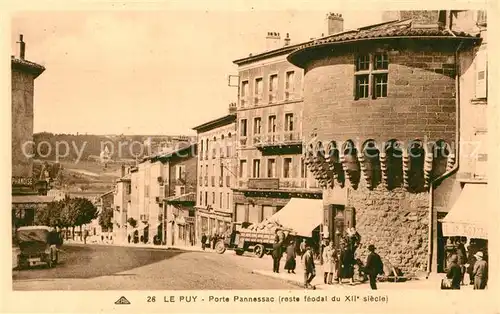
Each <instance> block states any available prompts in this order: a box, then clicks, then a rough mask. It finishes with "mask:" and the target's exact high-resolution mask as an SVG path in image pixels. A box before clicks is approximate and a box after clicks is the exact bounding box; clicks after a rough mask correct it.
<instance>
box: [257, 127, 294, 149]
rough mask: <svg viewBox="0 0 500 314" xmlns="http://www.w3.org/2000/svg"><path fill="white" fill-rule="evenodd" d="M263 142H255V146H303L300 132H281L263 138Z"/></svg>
mask: <svg viewBox="0 0 500 314" xmlns="http://www.w3.org/2000/svg"><path fill="white" fill-rule="evenodd" d="M261 138H262V140H260V141H255V139H254V145H255V146H256V147H258V148H265V147H274V146H290V145H300V146H301V145H302V137H301V134H300V132H293V131H292V132H281V133H268V134H266V135H265V136H262V137H261Z"/></svg>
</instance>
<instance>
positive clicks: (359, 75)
mask: <svg viewBox="0 0 500 314" xmlns="http://www.w3.org/2000/svg"><path fill="white" fill-rule="evenodd" d="M388 70H389V59H388V57H387V54H385V53H377V54H366V55H360V56H358V57H357V58H356V73H355V74H354V75H355V78H354V80H355V91H354V98H355V99H363V98H364V99H367V98H370V96H371V97H372V98H373V99H376V98H381V97H387V85H388V84H387V82H388Z"/></svg>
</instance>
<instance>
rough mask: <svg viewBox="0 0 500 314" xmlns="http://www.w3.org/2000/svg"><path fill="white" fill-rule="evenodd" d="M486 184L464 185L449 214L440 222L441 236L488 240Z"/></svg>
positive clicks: (488, 217)
mask: <svg viewBox="0 0 500 314" xmlns="http://www.w3.org/2000/svg"><path fill="white" fill-rule="evenodd" d="M486 188H487V185H486V184H478V183H476V184H473V183H467V184H465V186H464V188H463V189H462V192H460V196H459V197H458V199H457V201H456V202H455V204H454V205H453V207H452V208H451V210H450V212H449V213H448V214H447V215H446V217H444V219H443V220H442V223H443V236H445V237H454V236H463V237H468V238H474V239H488V220H489V219H491V217H490V216H489V215H488V212H487V208H488V207H487V206H486V200H487V199H488V195H487V190H486Z"/></svg>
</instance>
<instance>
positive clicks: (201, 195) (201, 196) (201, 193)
mask: <svg viewBox="0 0 500 314" xmlns="http://www.w3.org/2000/svg"><path fill="white" fill-rule="evenodd" d="M199 204H200V205H201V204H203V192H200V203H199Z"/></svg>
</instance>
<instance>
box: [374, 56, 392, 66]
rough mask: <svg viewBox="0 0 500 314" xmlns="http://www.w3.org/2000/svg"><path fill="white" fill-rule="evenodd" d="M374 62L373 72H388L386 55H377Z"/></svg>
mask: <svg viewBox="0 0 500 314" xmlns="http://www.w3.org/2000/svg"><path fill="white" fill-rule="evenodd" d="M374 59H375V62H374V64H373V66H374V70H388V69H389V59H387V55H386V54H378V55H375V57H374Z"/></svg>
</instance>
